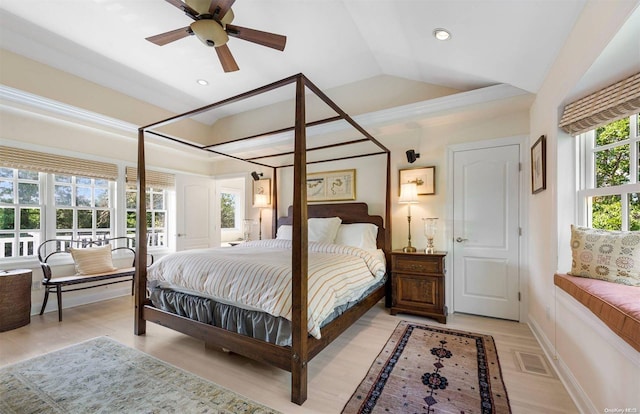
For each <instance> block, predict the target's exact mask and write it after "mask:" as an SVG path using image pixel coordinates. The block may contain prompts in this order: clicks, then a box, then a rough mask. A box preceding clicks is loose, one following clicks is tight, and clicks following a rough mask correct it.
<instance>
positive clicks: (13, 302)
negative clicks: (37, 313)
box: [0, 269, 32, 332]
mask: <svg viewBox="0 0 640 414" xmlns="http://www.w3.org/2000/svg"><path fill="white" fill-rule="evenodd" d="M31 276H32V272H31V270H28V269H14V270H0V332H4V331H9V330H11V329H15V328H19V327H21V326H24V325H28V324H29V323H30V322H31Z"/></svg>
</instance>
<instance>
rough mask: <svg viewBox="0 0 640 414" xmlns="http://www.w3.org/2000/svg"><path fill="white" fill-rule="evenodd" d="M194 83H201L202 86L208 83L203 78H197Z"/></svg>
mask: <svg viewBox="0 0 640 414" xmlns="http://www.w3.org/2000/svg"><path fill="white" fill-rule="evenodd" d="M196 83H197V84H198V85H202V86H207V85H208V84H209V82H207V81H206V80H204V79H198V80H197V81H196Z"/></svg>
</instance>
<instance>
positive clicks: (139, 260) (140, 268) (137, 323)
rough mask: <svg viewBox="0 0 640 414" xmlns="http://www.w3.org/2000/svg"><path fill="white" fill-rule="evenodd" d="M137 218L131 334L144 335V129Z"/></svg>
mask: <svg viewBox="0 0 640 414" xmlns="http://www.w3.org/2000/svg"><path fill="white" fill-rule="evenodd" d="M137 182H138V217H137V223H136V273H135V276H134V277H135V302H136V306H135V313H136V314H135V318H134V327H133V333H134V334H136V335H144V334H145V333H146V331H147V323H146V321H145V320H144V318H143V317H142V309H143V306H144V303H145V300H146V297H147V295H146V292H147V218H146V217H147V197H146V191H145V188H146V167H145V160H144V129H143V128H140V129H138V177H137Z"/></svg>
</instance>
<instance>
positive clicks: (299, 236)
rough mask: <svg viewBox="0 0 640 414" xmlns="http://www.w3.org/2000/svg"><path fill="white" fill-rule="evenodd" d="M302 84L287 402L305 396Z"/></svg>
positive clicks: (299, 83)
mask: <svg viewBox="0 0 640 414" xmlns="http://www.w3.org/2000/svg"><path fill="white" fill-rule="evenodd" d="M304 91H305V84H304V80H303V78H302V76H299V77H298V78H297V79H296V125H295V144H294V161H293V237H292V238H293V241H292V243H293V246H292V251H291V267H292V276H293V277H292V280H291V297H292V303H293V309H292V318H291V322H292V327H291V341H292V346H291V401H292V402H294V403H296V404H299V405H301V404H302V403H303V402H305V400H306V399H307V357H308V351H309V349H308V341H307V339H308V336H309V331H308V328H307V324H308V315H307V312H308V309H307V307H308V298H307V296H308V293H309V292H308V278H307V272H308V256H309V250H308V249H309V241H308V234H307V156H306V152H307V149H306V125H305V124H306V120H305V116H306V115H305V97H304Z"/></svg>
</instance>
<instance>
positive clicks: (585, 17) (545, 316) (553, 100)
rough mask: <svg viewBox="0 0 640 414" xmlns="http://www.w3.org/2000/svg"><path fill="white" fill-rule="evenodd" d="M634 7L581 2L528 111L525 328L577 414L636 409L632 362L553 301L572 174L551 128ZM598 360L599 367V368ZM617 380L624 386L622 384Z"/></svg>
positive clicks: (636, 374)
mask: <svg viewBox="0 0 640 414" xmlns="http://www.w3.org/2000/svg"><path fill="white" fill-rule="evenodd" d="M638 4H639V2H637V1H607V2H604V1H589V2H588V3H587V5H586V6H585V9H584V11H583V13H582V15H581V16H580V18H579V20H578V22H577V24H576V26H575V28H574V29H573V31H572V33H571V35H570V38H569V40H568V42H567V43H566V44H565V46H564V47H563V49H562V51H561V52H560V55H559V56H558V58H557V59H556V62H555V64H554V65H553V67H552V68H551V69H550V71H549V74H548V76H547V77H546V79H545V81H544V84H543V86H542V88H541V89H540V91H539V93H538V94H537V97H536V100H535V102H534V104H533V106H532V109H531V127H530V130H531V134H530V143H531V144H533V142H534V141H535V140H536V139H537V138H538V137H539V136H540V135H546V136H547V157H548V158H547V159H548V161H547V186H548V187H547V190H546V191H543V192H541V193H539V194H536V195H533V196H531V197H530V199H529V203H530V204H529V212H530V213H529V223H530V229H531V235H530V243H529V246H530V248H529V261H530V263H531V267H530V269H529V274H530V279H529V314H530V320H531V322H532V326H534V328H535V329H536V330H537V331H538V335H539V337H541V341H542V342H543V345H546V347H547V349H548V350H549V352H551V353H552V356H556V357H557V358H558V360H557V361H556V366H557V367H560V368H562V369H564V370H565V371H566V372H568V373H569V375H568V377H566V378H568V379H569V380H570V382H569V383H568V386H569V388H570V392H572V393H573V394H574V397H577V399H578V401H579V404H578V405H579V406H580V407H581V408H582V409H584V410H585V412H604V411H603V410H604V409H605V408H614V407H638V405H639V404H640V400H639V399H638V390H639V389H640V369H639V366H638V360H637V358H635V361H634V360H633V359H631V360H629V359H628V357H627V356H625V355H626V354H624V353H621V352H620V349H621V348H622V349H624V343H623V344H620V345H619V346H618V345H616V344H618V343H619V342H620V341H621V340H620V339H619V338H617V337H615V335H612V334H611V333H610V332H609V337H608V338H606V337H605V338H603V337H602V332H607V330H606V329H605V330H603V331H595V330H594V329H592V326H593V325H597V324H598V323H599V321H598V320H597V318H595V317H594V316H593V315H590V314H587V315H586V316H584V315H583V316H582V318H580V317H579V316H578V315H577V314H575V313H573V314H570V315H567V314H566V313H565V311H566V310H567V307H566V306H562V307H560V306H558V300H557V295H559V293H558V292H556V290H555V288H554V284H553V274H554V272H555V271H556V270H557V268H558V266H559V263H558V257H559V256H560V257H562V262H561V263H560V266H561V270H564V271H566V270H568V269H567V267H566V266H567V259H566V257H567V250H568V249H569V244H568V241H567V240H568V226H569V224H570V223H571V222H572V221H573V220H574V219H575V217H574V214H573V208H574V207H573V204H568V203H571V197H568V195H567V194H566V192H573V191H575V184H574V183H573V177H574V176H575V169H574V165H573V162H572V161H571V154H572V142H571V140H572V138H571V137H567V136H566V135H565V134H564V133H562V132H561V131H560V130H559V129H558V127H557V125H558V118H559V115H560V114H561V110H562V108H563V106H564V104H565V103H566V102H564V99H565V97H566V96H567V95H568V94H569V93H570V92H571V89H572V88H573V87H574V86H575V85H576V84H577V82H578V81H579V80H580V78H581V77H582V76H583V75H584V73H585V72H586V71H587V70H588V69H589V67H590V65H591V64H592V63H593V61H594V60H595V59H596V58H597V57H598V55H599V54H600V52H601V51H602V50H603V49H604V47H605V46H606V44H607V43H608V42H609V41H610V40H611V38H612V37H613V35H614V34H615V33H616V32H617V31H618V30H619V29H620V27H621V26H622V24H623V23H624V21H625V20H626V18H627V17H628V16H629V15H630V13H631V11H633V9H634V8H635V7H637V6H638ZM595 28H597V30H596V29H595ZM560 151H561V152H560ZM560 251H562V254H560ZM561 293H562V292H560V294H561ZM556 317H557V318H558V319H557V320H556ZM573 323H576V324H578V323H580V325H579V326H581V327H583V329H578V330H577V329H574V327H572V326H568V325H567V324H573ZM576 326H577V325H576ZM585 327H586V328H585ZM632 352H633V351H632ZM554 354H555V355H554ZM603 355H607V357H606V358H605V357H604V356H603ZM636 356H637V353H636ZM603 358H605V359H606V361H607V362H606V364H605V366H603V364H602V362H603ZM608 367H616V368H615V369H614V368H611V369H610V368H608ZM621 378H627V379H630V380H631V381H628V382H624V381H621ZM580 402H582V404H580Z"/></svg>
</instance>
